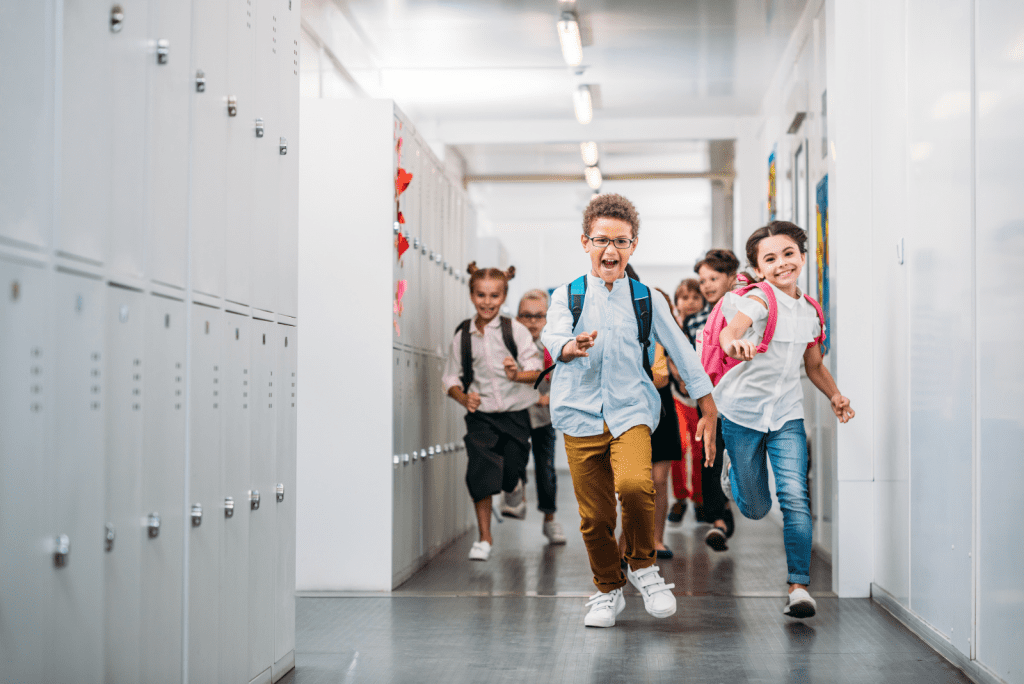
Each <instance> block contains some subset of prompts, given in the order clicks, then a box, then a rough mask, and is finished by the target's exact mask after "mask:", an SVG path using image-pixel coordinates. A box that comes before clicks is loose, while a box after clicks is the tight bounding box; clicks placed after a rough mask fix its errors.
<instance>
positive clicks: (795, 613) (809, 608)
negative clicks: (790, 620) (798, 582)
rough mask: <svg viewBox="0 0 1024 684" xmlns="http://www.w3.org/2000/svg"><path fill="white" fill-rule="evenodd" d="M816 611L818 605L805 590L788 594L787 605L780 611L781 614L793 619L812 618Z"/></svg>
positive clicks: (796, 590)
mask: <svg viewBox="0 0 1024 684" xmlns="http://www.w3.org/2000/svg"><path fill="white" fill-rule="evenodd" d="M817 610H818V604H817V603H815V601H814V599H813V598H811V595H810V594H808V593H807V590H806V589H794V590H793V591H791V592H789V603H788V604H786V607H785V608H783V609H782V614H783V615H788V616H789V617H795V618H809V617H814V614H815V613H816V612H817Z"/></svg>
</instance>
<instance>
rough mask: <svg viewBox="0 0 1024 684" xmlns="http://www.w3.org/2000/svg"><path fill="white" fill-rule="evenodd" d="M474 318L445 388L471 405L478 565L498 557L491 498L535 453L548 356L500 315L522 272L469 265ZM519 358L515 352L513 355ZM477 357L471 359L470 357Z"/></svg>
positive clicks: (456, 341)
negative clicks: (533, 438) (533, 422)
mask: <svg viewBox="0 0 1024 684" xmlns="http://www.w3.org/2000/svg"><path fill="white" fill-rule="evenodd" d="M466 272H467V273H469V274H470V277H469V293H470V299H471V300H472V302H473V306H474V307H475V308H476V316H475V317H474V318H471V319H468V320H466V321H463V323H462V324H461V325H460V326H459V328H458V329H457V330H456V332H455V337H454V338H453V339H452V346H451V351H450V353H449V354H448V362H447V364H446V365H445V369H444V376H443V377H442V384H443V385H444V390H445V393H446V394H447V395H448V396H450V397H451V398H452V399H454V400H455V401H457V402H459V403H460V404H462V405H463V406H465V407H466V411H468V413H466V453H467V455H468V456H469V464H468V465H467V467H466V486H467V487H468V488H469V495H470V496H471V497H472V498H473V503H474V505H475V507H476V520H477V524H478V526H479V528H480V540H479V541H477V542H475V543H474V544H473V548H472V549H471V550H470V552H469V559H470V560H479V561H485V560H487V559H488V557H489V556H490V554H491V545H492V544H493V543H494V538H493V537H492V536H491V497H492V496H494V495H495V494H499V493H501V492H502V491H505V492H511V491H513V490H514V489H515V488H516V486H517V485H519V480H520V473H522V472H525V470H526V461H527V459H528V458H529V455H530V416H529V414H528V413H527V409H528V408H529V407H530V406H533V405H534V404H536V403H537V399H538V394H537V391H536V390H534V389H533V388H532V387H531V385H532V384H533V382H534V381H535V380H536V379H537V377H538V376H539V375H540V371H541V357H540V353H539V352H538V351H537V347H536V346H535V345H534V343H533V337H532V336H531V335H530V331H529V330H527V329H526V327H525V326H523V324H522V323H519V322H518V321H513V320H511V319H509V318H505V317H504V316H499V311H500V310H501V305H502V304H504V303H505V297H507V296H508V281H509V280H510V279H511V278H513V277H514V276H515V268H514V267H510V268H509V270H508V271H499V270H498V269H496V268H484V269H480V268H477V267H476V262H473V263H471V264H470V265H469V266H468V267H466ZM513 347H514V348H515V352H516V353H513V349H512V348H513ZM465 352H470V353H469V356H470V357H472V358H471V359H468V358H465V356H464V353H465Z"/></svg>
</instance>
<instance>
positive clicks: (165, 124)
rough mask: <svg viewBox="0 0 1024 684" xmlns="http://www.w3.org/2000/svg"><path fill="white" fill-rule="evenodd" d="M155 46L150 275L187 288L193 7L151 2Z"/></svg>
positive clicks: (167, 0)
mask: <svg viewBox="0 0 1024 684" xmlns="http://www.w3.org/2000/svg"><path fill="white" fill-rule="evenodd" d="M149 7H150V26H151V29H152V34H151V36H152V40H151V41H150V42H151V43H152V44H153V47H152V53H151V54H150V64H149V76H148V84H147V85H148V89H149V100H148V102H147V104H146V112H147V117H148V132H147V136H146V139H147V143H148V145H147V150H146V154H147V159H148V167H149V168H148V173H147V181H148V192H147V193H146V195H145V196H146V197H147V200H148V209H149V211H148V216H147V221H146V224H145V225H146V229H147V241H146V242H147V244H146V257H147V263H146V275H147V277H148V278H149V279H150V280H152V281H154V282H157V283H162V284H164V285H170V286H172V287H175V288H180V289H184V288H185V280H186V278H185V276H186V273H185V271H186V261H187V257H188V253H187V247H188V220H189V216H188V203H189V193H188V190H189V187H188V179H189V149H190V144H189V143H190V140H189V136H190V129H189V108H190V97H191V91H192V90H193V89H194V88H195V84H194V76H193V74H192V73H191V59H190V53H191V49H190V41H191V27H192V6H191V3H185V2H178V0H153V1H152V2H151V3H150V6H149Z"/></svg>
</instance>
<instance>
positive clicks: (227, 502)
mask: <svg viewBox="0 0 1024 684" xmlns="http://www.w3.org/2000/svg"><path fill="white" fill-rule="evenodd" d="M234 514H235V499H234V497H231V496H225V497H224V517H225V518H230V517H232V516H233V515H234Z"/></svg>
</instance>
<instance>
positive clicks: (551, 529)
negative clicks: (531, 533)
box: [544, 520, 565, 544]
mask: <svg viewBox="0 0 1024 684" xmlns="http://www.w3.org/2000/svg"><path fill="white" fill-rule="evenodd" d="M544 536H545V537H547V538H548V542H549V543H551V544H564V543H565V532H563V531H562V524H561V523H560V522H558V521H557V520H548V521H547V522H545V523H544Z"/></svg>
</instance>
